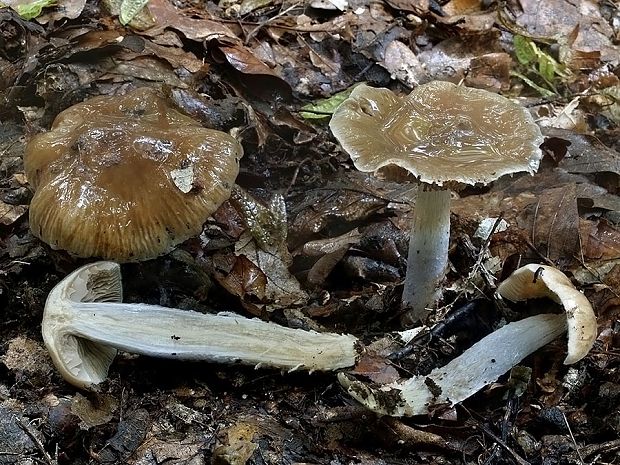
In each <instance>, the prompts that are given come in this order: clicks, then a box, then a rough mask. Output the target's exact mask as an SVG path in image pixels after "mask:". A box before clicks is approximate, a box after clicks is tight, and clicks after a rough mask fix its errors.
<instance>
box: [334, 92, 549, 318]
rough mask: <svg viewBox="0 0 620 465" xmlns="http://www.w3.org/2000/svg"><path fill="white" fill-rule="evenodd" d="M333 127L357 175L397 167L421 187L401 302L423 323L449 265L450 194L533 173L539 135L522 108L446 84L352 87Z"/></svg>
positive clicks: (480, 93)
mask: <svg viewBox="0 0 620 465" xmlns="http://www.w3.org/2000/svg"><path fill="white" fill-rule="evenodd" d="M330 128H331V130H332V133H333V134H334V136H335V137H336V139H338V141H339V142H340V144H341V145H342V147H343V149H344V150H345V151H346V152H347V153H348V154H349V155H350V156H351V159H352V160H353V164H354V165H355V166H356V168H357V169H359V170H361V171H365V172H374V171H377V170H379V169H380V168H382V167H385V166H388V165H397V166H399V167H401V168H404V169H405V170H407V171H409V172H410V173H412V174H413V175H414V176H415V177H416V178H418V179H419V181H420V188H419V190H418V196H417V199H416V204H415V210H414V218H413V223H412V229H411V238H410V243H409V256H408V260H407V274H406V278H405V287H404V291H403V298H402V303H403V307H405V308H408V309H411V310H410V311H409V312H408V313H407V315H406V318H405V320H410V321H415V320H419V319H422V318H424V317H425V316H426V315H427V314H428V307H429V306H430V305H432V304H433V302H434V301H435V300H436V299H437V298H438V289H439V288H440V286H439V284H440V282H441V280H442V279H443V277H444V273H445V269H446V266H447V261H448V246H449V235H450V191H449V189H458V188H459V187H461V186H463V185H473V184H488V183H490V182H492V181H494V180H495V179H497V178H499V177H501V176H503V175H505V174H511V173H516V172H520V171H526V172H529V173H533V172H534V171H535V170H536V169H537V168H538V164H539V161H540V159H541V157H542V152H541V150H540V149H539V145H540V144H541V143H542V141H543V137H542V135H541V132H540V129H539V128H538V126H537V125H536V124H535V123H534V121H533V119H532V117H531V116H530V114H529V113H528V111H527V110H526V109H525V108H523V107H521V106H519V105H518V104H516V103H513V102H512V101H511V100H508V99H507V98H505V97H502V96H500V95H497V94H494V93H491V92H488V91H485V90H480V89H471V88H467V87H463V86H456V85H454V84H451V83H449V82H440V81H435V82H431V83H428V84H423V85H420V86H418V87H417V88H416V89H415V90H414V91H413V92H412V93H411V94H409V95H408V96H407V97H404V98H400V97H399V96H397V95H395V94H394V93H393V92H391V91H390V90H388V89H376V88H372V87H369V86H366V85H360V86H357V87H356V88H355V89H354V90H353V92H352V93H351V96H350V97H349V98H348V99H347V100H345V101H344V102H343V103H342V104H341V105H340V106H339V107H338V109H337V110H336V111H335V113H334V115H333V117H332V119H331V122H330Z"/></svg>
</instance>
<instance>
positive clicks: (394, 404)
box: [338, 314, 566, 417]
mask: <svg viewBox="0 0 620 465" xmlns="http://www.w3.org/2000/svg"><path fill="white" fill-rule="evenodd" d="M564 331H566V317H565V316H564V315H553V314H547V315H536V316H532V317H529V318H525V319H523V320H520V321H516V322H514V323H510V324H507V325H505V326H502V327H501V328H500V329H498V330H497V331H494V332H493V333H491V334H489V335H488V336H486V337H484V338H483V339H481V340H480V341H478V342H477V343H476V344H474V345H473V346H471V347H470V348H469V349H467V350H466V351H465V352H463V354H461V355H460V356H459V357H457V358H455V359H454V360H452V361H450V362H449V363H448V364H446V365H444V366H443V367H440V368H436V369H434V370H433V371H431V372H430V373H429V374H428V375H426V376H424V375H421V376H414V377H412V378H409V379H407V380H405V381H399V382H396V383H391V384H387V385H384V386H371V385H368V384H366V383H363V382H361V381H358V380H356V379H354V378H352V377H351V376H349V375H347V374H345V373H339V374H338V380H339V381H340V383H341V384H342V385H343V386H344V387H345V389H346V390H347V392H348V393H349V394H350V395H351V396H352V397H353V398H354V399H356V400H357V401H358V402H360V403H361V404H362V405H364V406H366V407H367V408H368V409H370V410H372V411H373V412H376V413H378V414H380V415H390V416H397V417H400V416H413V415H423V414H426V413H429V412H430V411H432V410H433V408H436V407H439V406H442V405H444V406H446V407H451V406H453V405H456V404H458V403H459V402H462V401H464V400H465V399H467V398H468V397H470V396H472V395H473V394H475V393H476V392H478V391H479V390H480V389H482V388H483V387H484V386H486V385H487V384H490V383H492V382H493V381H495V380H497V378H499V377H500V376H501V375H503V374H504V373H506V372H507V371H508V370H510V369H511V368H512V367H513V366H515V365H516V364H518V363H519V362H520V361H521V360H523V359H524V358H525V357H527V356H528V355H529V354H531V353H532V352H535V351H536V350H538V349H539V348H541V347H542V346H544V345H545V344H548V343H549V342H551V341H552V340H554V339H555V338H556V337H558V336H559V335H560V334H562V333H563V332H564Z"/></svg>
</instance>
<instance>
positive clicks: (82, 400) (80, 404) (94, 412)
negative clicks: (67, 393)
mask: <svg viewBox="0 0 620 465" xmlns="http://www.w3.org/2000/svg"><path fill="white" fill-rule="evenodd" d="M117 409H118V401H117V400H116V399H115V398H114V397H113V396H111V395H108V394H93V395H92V396H91V397H90V398H88V399H87V398H86V397H84V396H83V395H82V394H80V393H79V392H78V393H76V394H75V396H73V401H72V403H71V412H72V413H73V414H75V415H77V416H78V417H79V418H80V420H81V422H80V428H82V429H84V430H87V429H90V428H92V427H93V426H99V425H105V424H106V423H108V422H109V421H110V420H112V417H113V415H114V412H116V410H117Z"/></svg>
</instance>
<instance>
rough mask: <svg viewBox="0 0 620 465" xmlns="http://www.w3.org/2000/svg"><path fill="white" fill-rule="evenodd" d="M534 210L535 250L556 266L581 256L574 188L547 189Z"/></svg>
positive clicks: (534, 206)
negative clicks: (561, 261) (560, 261)
mask: <svg viewBox="0 0 620 465" xmlns="http://www.w3.org/2000/svg"><path fill="white" fill-rule="evenodd" d="M532 206H533V212H532V213H533V214H532V218H531V220H530V221H531V231H532V236H531V241H532V243H533V244H534V246H535V247H536V248H537V249H538V250H539V251H540V252H541V253H542V254H543V255H544V256H545V257H547V258H548V259H549V260H551V261H552V262H554V263H558V261H559V260H572V259H573V257H576V256H577V254H578V252H579V234H578V231H579V214H578V211H577V198H576V195H575V185H574V184H568V185H566V186H564V187H558V188H551V189H547V190H545V194H544V195H543V196H541V197H539V199H538V201H537V202H536V204H535V205H534V204H533V205H532ZM523 226H524V224H522V227H523ZM524 229H526V228H524ZM527 229H529V225H528V228H527Z"/></svg>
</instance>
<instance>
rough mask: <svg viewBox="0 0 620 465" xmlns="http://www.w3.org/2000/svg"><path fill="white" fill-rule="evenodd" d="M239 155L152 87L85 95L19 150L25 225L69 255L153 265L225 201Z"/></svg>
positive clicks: (226, 138) (229, 141)
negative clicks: (25, 185)
mask: <svg viewBox="0 0 620 465" xmlns="http://www.w3.org/2000/svg"><path fill="white" fill-rule="evenodd" d="M242 154H243V150H242V148H241V146H240V144H239V143H238V142H237V141H236V140H235V139H234V138H233V137H231V136H230V135H228V134H227V133H224V132H221V131H215V130H211V129H206V128H203V127H202V126H200V125H199V124H198V123H197V122H196V121H194V120H193V119H191V118H189V117H188V116H185V115H183V114H181V113H179V112H178V111H176V110H174V109H172V108H169V107H168V104H167V102H166V101H165V100H164V99H163V98H161V97H159V96H158V95H157V93H156V92H154V91H152V90H150V89H146V88H141V89H137V90H134V91H133V92H131V93H129V94H127V95H124V96H100V97H95V98H92V99H90V100H87V101H85V102H83V103H79V104H77V105H74V106H72V107H70V108H68V109H67V110H65V111H63V112H62V113H60V114H59V115H58V116H57V117H56V119H55V120H54V123H53V125H52V128H51V130H50V131H49V132H47V133H44V134H40V135H37V136H35V137H34V138H33V139H32V140H31V141H30V142H29V143H28V145H27V147H26V153H25V155H24V167H25V171H26V175H27V176H28V179H29V181H30V183H31V185H32V186H33V187H34V189H35V194H34V197H33V199H32V203H31V205H30V228H31V230H32V232H33V233H34V234H35V235H36V236H38V237H39V238H41V240H43V241H44V242H46V243H48V244H50V245H51V246H52V247H53V248H56V249H63V250H67V251H69V252H70V253H72V254H74V255H77V256H82V257H91V256H97V257H103V258H106V259H112V260H116V261H135V260H146V259H149V258H154V257H156V256H158V255H160V254H163V253H166V252H168V251H170V250H171V249H172V248H173V247H174V246H175V245H177V244H179V243H180V242H183V241H184V240H186V239H188V238H189V237H192V236H195V235H197V234H199V233H200V232H201V230H202V225H203V223H204V221H205V220H206V219H207V218H208V217H209V216H210V215H211V214H212V213H213V212H214V211H215V210H216V209H217V208H218V207H219V206H220V205H221V204H222V203H223V202H224V201H225V200H226V199H227V198H228V197H229V196H230V191H231V189H232V186H233V183H234V181H235V179H236V177H237V174H238V172H239V159H240V158H241V156H242Z"/></svg>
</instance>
